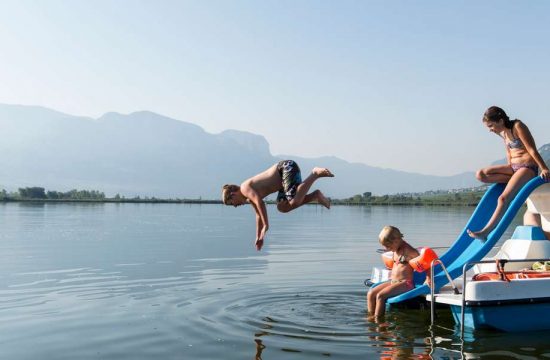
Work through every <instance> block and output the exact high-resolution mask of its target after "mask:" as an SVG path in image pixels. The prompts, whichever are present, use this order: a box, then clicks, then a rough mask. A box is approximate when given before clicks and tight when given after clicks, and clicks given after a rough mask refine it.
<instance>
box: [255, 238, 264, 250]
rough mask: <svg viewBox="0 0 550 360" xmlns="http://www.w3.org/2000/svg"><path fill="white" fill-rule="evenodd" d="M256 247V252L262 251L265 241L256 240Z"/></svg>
mask: <svg viewBox="0 0 550 360" xmlns="http://www.w3.org/2000/svg"><path fill="white" fill-rule="evenodd" d="M254 245H256V250H258V251H260V250H262V247H263V246H264V241H263V240H256V243H255V244H254Z"/></svg>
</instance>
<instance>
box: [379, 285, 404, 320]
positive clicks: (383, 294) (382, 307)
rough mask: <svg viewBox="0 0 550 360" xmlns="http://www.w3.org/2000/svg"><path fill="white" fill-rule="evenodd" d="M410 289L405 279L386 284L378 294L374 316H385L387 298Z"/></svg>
mask: <svg viewBox="0 0 550 360" xmlns="http://www.w3.org/2000/svg"><path fill="white" fill-rule="evenodd" d="M408 290H410V288H409V285H407V283H406V282H405V281H402V282H398V283H395V284H391V285H389V286H386V287H385V288H384V289H382V291H380V292H378V294H377V295H376V309H375V310H374V316H376V317H380V316H383V315H384V313H385V312H386V300H387V299H388V298H390V297H392V296H395V295H399V294H403V293H404V292H406V291H408Z"/></svg>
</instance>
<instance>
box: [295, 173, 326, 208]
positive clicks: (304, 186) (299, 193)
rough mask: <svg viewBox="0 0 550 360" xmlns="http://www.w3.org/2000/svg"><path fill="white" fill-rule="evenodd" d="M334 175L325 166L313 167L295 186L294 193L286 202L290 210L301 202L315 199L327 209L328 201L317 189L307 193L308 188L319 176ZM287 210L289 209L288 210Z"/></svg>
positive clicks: (300, 204)
mask: <svg viewBox="0 0 550 360" xmlns="http://www.w3.org/2000/svg"><path fill="white" fill-rule="evenodd" d="M333 176H334V175H333V174H332V173H331V172H330V170H329V169H325V168H318V167H316V168H313V170H312V171H311V174H310V175H309V176H308V177H307V178H306V179H305V180H304V181H303V182H302V183H301V184H300V185H298V187H297V188H296V195H295V196H294V198H293V199H292V200H290V201H289V202H288V203H289V205H290V210H294V209H296V208H297V207H300V206H302V205H303V204H307V203H310V202H312V201H315V200H317V201H318V202H319V203H320V204H322V205H323V206H325V207H326V208H327V209H328V208H330V202H329V201H328V199H327V198H326V197H325V196H324V195H323V193H322V192H320V191H319V190H315V191H313V192H312V193H310V194H308V191H309V189H310V188H311V186H312V185H313V183H314V182H315V180H317V179H318V178H320V177H333ZM290 210H289V211H290Z"/></svg>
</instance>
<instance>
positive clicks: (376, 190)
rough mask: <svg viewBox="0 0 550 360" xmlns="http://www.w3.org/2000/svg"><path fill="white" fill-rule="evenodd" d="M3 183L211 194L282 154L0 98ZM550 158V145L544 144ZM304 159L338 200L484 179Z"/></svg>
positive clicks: (261, 143) (161, 124)
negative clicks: (325, 171) (327, 175)
mask: <svg viewBox="0 0 550 360" xmlns="http://www.w3.org/2000/svg"><path fill="white" fill-rule="evenodd" d="M0 131H1V133H2V135H3V136H2V141H0V167H1V171H0V188H6V189H8V190H15V189H17V188H18V187H25V186H43V187H45V188H46V189H51V190H58V191H67V190H70V189H74V188H77V189H89V190H99V191H103V192H105V193H106V194H107V195H108V196H109V195H111V196H112V195H114V194H116V193H119V194H121V195H125V196H135V195H141V196H156V197H181V198H183V197H186V198H199V197H202V198H203V199H212V198H218V197H219V196H220V188H221V186H222V185H223V184H225V183H240V182H241V181H242V180H244V179H245V178H247V177H249V176H252V175H254V174H255V173H257V172H259V171H261V170H264V169H265V168H267V167H268V166H269V165H271V164H273V163H275V162H276V161H278V160H280V159H281V158H283V157H282V156H273V155H272V154H271V152H270V150H269V144H268V142H267V141H266V140H265V138H264V137H262V136H259V135H255V134H251V133H247V132H242V131H237V130H227V131H224V132H222V133H220V134H210V133H207V132H206V131H204V130H203V129H202V128H201V127H199V126H197V125H194V124H191V123H188V122H184V121H179V120H175V119H171V118H168V117H165V116H162V115H159V114H155V113H152V112H147V111H142V112H135V113H132V114H128V115H122V114H118V113H107V114H105V115H104V116H102V117H101V118H99V119H91V118H86V117H77V116H71V115H67V114H63V113H60V112H57V111H53V110H50V109H46V108H42V107H34V106H19V105H0ZM542 151H543V152H545V154H546V158H548V153H550V145H545V146H544V147H543V148H542ZM284 158H292V159H295V160H296V161H298V163H299V164H300V167H301V168H302V172H303V173H307V172H309V171H310V169H311V168H312V167H313V166H316V165H317V166H326V167H329V168H330V169H331V170H332V171H333V172H334V173H335V174H336V175H337V177H336V178H334V179H330V180H326V179H323V180H321V181H319V182H318V183H316V185H318V186H319V187H320V188H321V189H322V190H323V191H325V192H326V193H327V194H329V195H330V196H333V197H338V198H344V197H349V196H352V195H355V194H360V193H363V192H367V191H369V192H372V193H373V194H392V193H399V192H420V191H427V190H436V189H452V188H463V187H470V186H475V185H478V184H479V183H478V182H477V181H476V180H475V179H474V175H473V173H463V174H458V175H455V176H430V175H421V174H415V173H409V172H403V171H398V170H392V169H382V168H377V167H372V166H368V165H365V164H359V163H349V162H347V161H345V160H342V159H338V158H335V157H322V158H315V159H305V158H300V157H297V156H294V155H288V156H284Z"/></svg>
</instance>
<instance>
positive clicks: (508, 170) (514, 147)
mask: <svg viewBox="0 0 550 360" xmlns="http://www.w3.org/2000/svg"><path fill="white" fill-rule="evenodd" d="M483 124H484V125H485V126H486V127H487V128H488V129H489V131H491V132H493V133H495V134H497V135H499V136H500V137H502V139H503V141H504V147H505V148H506V158H507V160H508V162H507V164H506V165H494V166H488V167H486V168H483V169H481V170H479V171H478V172H477V173H476V177H477V179H478V180H479V181H481V182H484V183H506V187H505V189H504V191H503V192H502V194H501V195H500V196H499V198H498V202H497V207H496V209H495V212H494V213H493V216H491V218H490V219H489V222H487V224H486V225H485V227H483V228H482V229H480V230H477V231H473V230H471V229H468V234H469V235H470V236H471V237H473V238H476V239H481V240H485V239H487V236H488V235H489V233H490V232H491V231H492V230H493V229H494V227H495V226H496V224H497V223H498V222H499V220H500V218H501V217H502V215H503V214H504V212H505V211H506V208H507V207H508V205H509V204H510V202H511V200H512V199H513V198H514V196H515V195H516V194H517V193H518V191H519V190H520V189H521V187H522V186H523V185H525V184H526V183H527V182H528V181H529V180H531V179H532V178H534V177H535V176H537V175H539V171H540V177H541V178H543V179H544V180H545V181H548V180H549V179H550V173H549V171H548V166H547V165H546V163H545V162H544V160H543V159H542V157H541V156H540V154H539V152H538V151H537V147H536V146H535V140H534V139H533V137H532V136H531V132H530V131H529V129H528V128H527V126H526V125H525V124H524V123H523V122H522V121H521V120H517V119H516V120H510V118H509V117H508V115H506V113H505V112H504V110H502V109H501V108H499V107H498V106H491V107H490V108H488V109H487V111H485V114H484V115H483Z"/></svg>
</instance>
